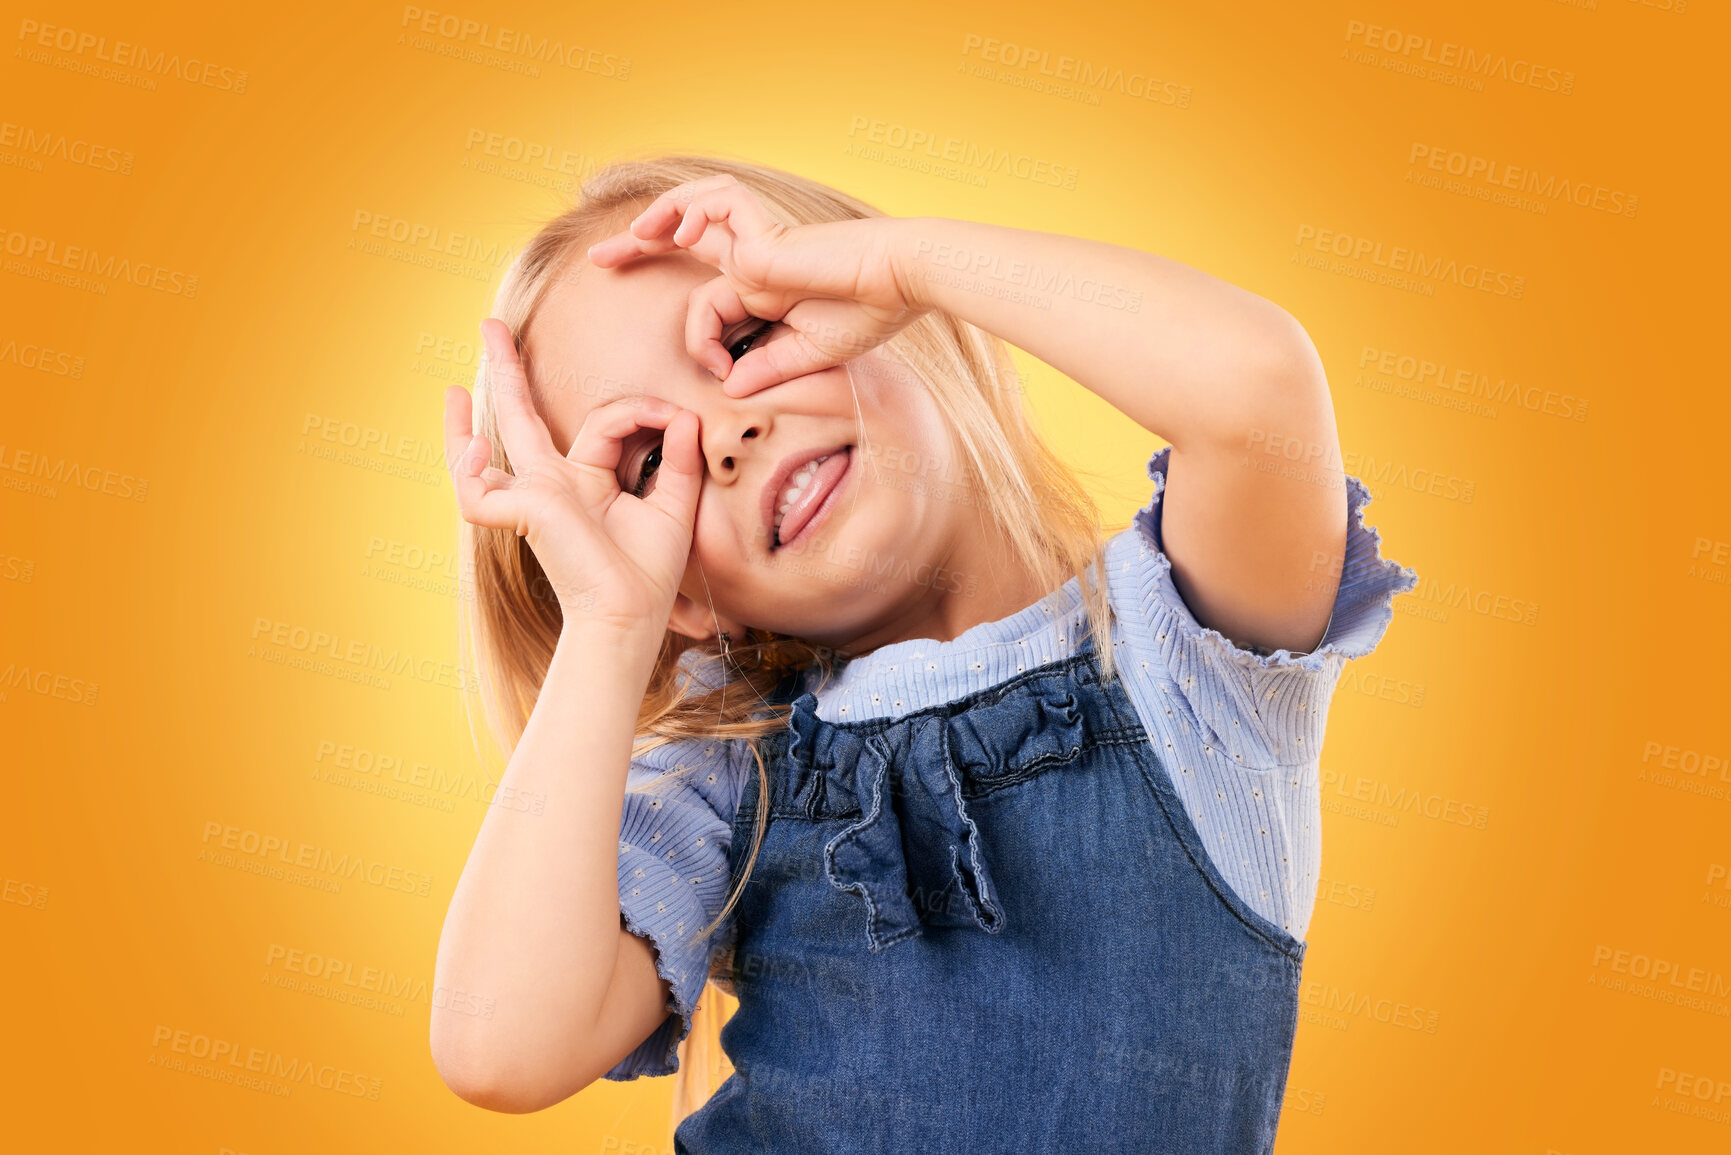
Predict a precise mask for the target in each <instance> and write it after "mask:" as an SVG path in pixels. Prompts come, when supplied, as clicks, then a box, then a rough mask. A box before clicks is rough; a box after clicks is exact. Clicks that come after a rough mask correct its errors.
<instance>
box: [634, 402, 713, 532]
mask: <svg viewBox="0 0 1731 1155" xmlns="http://www.w3.org/2000/svg"><path fill="white" fill-rule="evenodd" d="M700 428H701V422H700V421H699V420H698V417H697V414H695V413H693V412H692V411H691V410H689V409H681V410H680V411H679V412H678V413H675V414H674V415H673V417H672V419H671V420H669V421H668V423H667V425H666V427H665V428H664V429H663V430H662V435H661V464H660V466H659V467H658V468H657V469H656V470H655V488H654V490H653V491H651V492H650V494H649V495H648V496H647V497H645V498H644V499H643V500H644V502H645V504H648V505H652V506H654V507H655V508H656V509H659V510H661V511H662V512H664V513H666V514H668V515H669V516H670V517H672V518H673V519H674V520H675V521H677V522H678V523H679V524H680V525H682V526H684V527H685V528H686V529H687V530H689V529H690V528H691V526H692V524H693V523H694V522H696V520H697V496H698V494H699V493H700V492H702V489H703V452H702V448H701V447H700V446H699V444H698V439H697V435H698V431H699V429H700Z"/></svg>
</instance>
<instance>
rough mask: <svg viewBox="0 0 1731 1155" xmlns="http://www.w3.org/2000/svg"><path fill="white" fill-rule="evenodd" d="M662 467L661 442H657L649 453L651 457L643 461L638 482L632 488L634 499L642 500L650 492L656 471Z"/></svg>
mask: <svg viewBox="0 0 1731 1155" xmlns="http://www.w3.org/2000/svg"><path fill="white" fill-rule="evenodd" d="M660 466H661V442H659V441H657V442H656V443H655V448H653V449H651V450H650V451H649V456H647V457H645V458H644V459H643V464H642V466H640V467H639V468H638V471H637V480H636V482H634V483H633V484H632V486H631V496H632V497H636V498H642V496H643V495H644V494H645V493H647V492H648V491H649V490H648V486H649V482H650V480H651V479H652V478H654V476H655V471H656V470H657V469H658V468H660Z"/></svg>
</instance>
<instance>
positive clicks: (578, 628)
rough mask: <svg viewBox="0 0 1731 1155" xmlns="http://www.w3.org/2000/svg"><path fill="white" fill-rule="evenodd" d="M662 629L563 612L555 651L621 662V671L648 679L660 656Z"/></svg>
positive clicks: (663, 637) (664, 633)
mask: <svg viewBox="0 0 1731 1155" xmlns="http://www.w3.org/2000/svg"><path fill="white" fill-rule="evenodd" d="M666 634H667V631H666V630H665V629H652V628H650V627H649V626H647V625H644V624H642V623H621V622H614V621H609V620H605V619H600V618H595V617H591V616H586V615H584V614H582V613H579V612H575V611H572V610H566V612H565V620H564V623H563V624H562V625H561V626H560V628H559V642H558V648H559V649H561V650H567V651H570V652H571V653H575V654H582V655H589V656H590V657H593V656H595V655H600V654H606V655H609V662H610V663H612V662H619V663H622V664H623V666H624V668H625V669H627V670H629V671H635V672H637V673H641V674H642V675H643V678H644V680H646V681H647V680H648V677H649V673H650V671H651V670H653V669H654V668H655V660H656V659H657V658H658V657H660V656H661V646H662V643H663V642H664V641H665V640H666Z"/></svg>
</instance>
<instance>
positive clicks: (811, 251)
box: [589, 173, 927, 397]
mask: <svg viewBox="0 0 1731 1155" xmlns="http://www.w3.org/2000/svg"><path fill="white" fill-rule="evenodd" d="M888 222H889V218H884V217H867V218H863V219H854V220H845V221H824V222H819V223H816V224H804V225H786V224H783V223H781V222H780V221H778V220H776V219H775V218H774V217H773V216H772V215H771V214H770V212H769V209H768V207H767V206H765V205H764V203H763V201H762V200H760V199H759V198H758V196H757V194H756V193H754V192H752V191H751V190H750V189H749V188H747V187H746V186H745V185H743V184H741V183H739V181H738V180H737V179H736V178H735V177H734V176H733V175H732V174H730V173H722V174H719V175H717V176H711V177H705V178H703V179H702V180H694V181H687V182H686V183H684V184H682V185H679V186H678V187H676V188H672V189H669V190H668V191H667V192H665V193H662V194H661V196H659V197H657V198H656V200H655V203H654V204H652V205H650V206H649V207H648V208H647V209H645V210H643V212H642V213H640V214H639V215H638V216H637V218H636V219H635V220H633V221H632V222H631V225H630V227H629V228H628V229H626V230H624V231H622V232H619V233H615V234H614V235H613V236H611V237H608V238H607V239H606V240H604V241H601V242H599V243H598V244H595V245H592V246H590V248H589V261H590V263H591V264H593V265H594V266H596V267H597V268H603V269H608V268H614V267H616V266H618V265H622V264H624V263H625V262H627V261H630V260H633V259H635V258H637V257H642V256H651V255H657V254H661V253H666V252H671V251H673V250H674V249H684V250H686V251H688V252H690V253H691V254H692V255H693V256H695V257H698V258H699V259H701V260H703V261H704V262H705V263H707V264H710V265H714V266H715V267H716V268H717V269H719V270H720V271H721V275H720V276H718V277H716V278H715V279H714V280H712V281H708V282H705V283H704V284H702V285H699V286H698V287H697V289H696V290H694V291H693V292H692V294H691V307H690V312H689V313H688V315H687V317H686V325H685V346H686V350H687V351H688V352H689V353H690V354H691V356H692V357H694V358H696V360H697V361H698V363H699V364H702V365H705V366H707V367H708V368H709V370H710V371H711V372H712V373H714V374H715V375H716V376H717V377H719V378H721V379H722V380H723V381H724V382H725V386H724V388H725V390H726V392H727V394H728V395H729V396H732V397H744V396H746V395H748V394H751V393H755V392H756V391H757V390H759V389H763V388H766V387H768V386H770V385H775V384H779V383H780V382H782V381H787V380H790V379H792V378H794V377H799V376H802V375H804V374H806V373H813V372H816V371H818V370H820V369H825V368H828V367H829V366H831V365H839V364H841V363H843V362H844V361H849V360H852V359H853V358H855V357H858V356H859V355H860V354H862V353H864V352H866V351H867V350H869V349H871V348H873V347H875V346H877V345H880V344H882V343H883V342H885V341H887V340H889V339H890V338H891V337H893V336H894V335H895V334H896V333H897V332H899V331H900V330H901V329H903V328H905V327H906V326H907V325H908V324H909V323H910V322H912V321H914V320H915V319H917V318H918V317H919V316H920V314H921V313H924V312H925V311H926V308H927V307H926V306H922V305H919V304H917V303H916V302H914V301H913V300H911V299H910V296H909V294H908V292H907V290H906V288H905V287H904V286H903V285H902V284H901V283H900V279H899V278H898V277H897V276H896V273H895V269H894V265H893V261H892V258H891V250H890V239H891V238H890V233H889V230H888V228H887V225H888ZM748 317H756V318H758V319H759V320H763V321H779V322H781V323H782V324H784V325H786V326H787V327H788V328H789V330H791V331H790V332H788V333H786V334H785V335H772V336H771V337H770V338H769V339H768V340H767V341H760V342H758V343H757V344H756V345H755V346H754V347H753V348H752V349H751V351H749V352H748V353H746V354H745V356H743V357H741V358H740V359H739V361H738V363H737V364H735V363H734V361H733V358H732V357H731V356H729V354H728V352H727V348H726V346H724V345H723V344H722V342H721V335H722V332H723V330H724V329H725V328H726V327H727V326H730V325H737V324H738V323H739V322H741V321H744V320H746V319H747V318H748Z"/></svg>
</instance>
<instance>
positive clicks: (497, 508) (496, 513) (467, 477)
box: [451, 435, 519, 529]
mask: <svg viewBox="0 0 1731 1155" xmlns="http://www.w3.org/2000/svg"><path fill="white" fill-rule="evenodd" d="M492 453H493V447H492V445H491V444H489V443H488V441H487V439H486V438H485V437H482V436H479V435H477V436H475V437H472V438H470V439H469V445H468V447H467V448H466V449H465V450H463V452H462V453H460V454H459V455H458V456H457V458H456V460H455V462H454V464H453V465H452V468H451V481H452V484H453V485H454V486H455V487H456V490H457V512H458V513H460V514H462V517H463V520H464V521H466V522H468V523H470V524H471V525H479V526H483V527H485V528H488V529H511V528H514V527H516V525H517V524H518V522H519V518H518V509H517V504H516V503H517V497H516V495H515V494H513V493H512V492H511V483H512V482H514V481H516V478H514V477H512V476H511V475H510V474H508V473H506V472H505V471H504V470H500V469H492V468H486V465H487V461H488V460H489V459H490V458H491V457H492ZM500 478H503V482H501V481H500V480H499V479H500Z"/></svg>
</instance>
